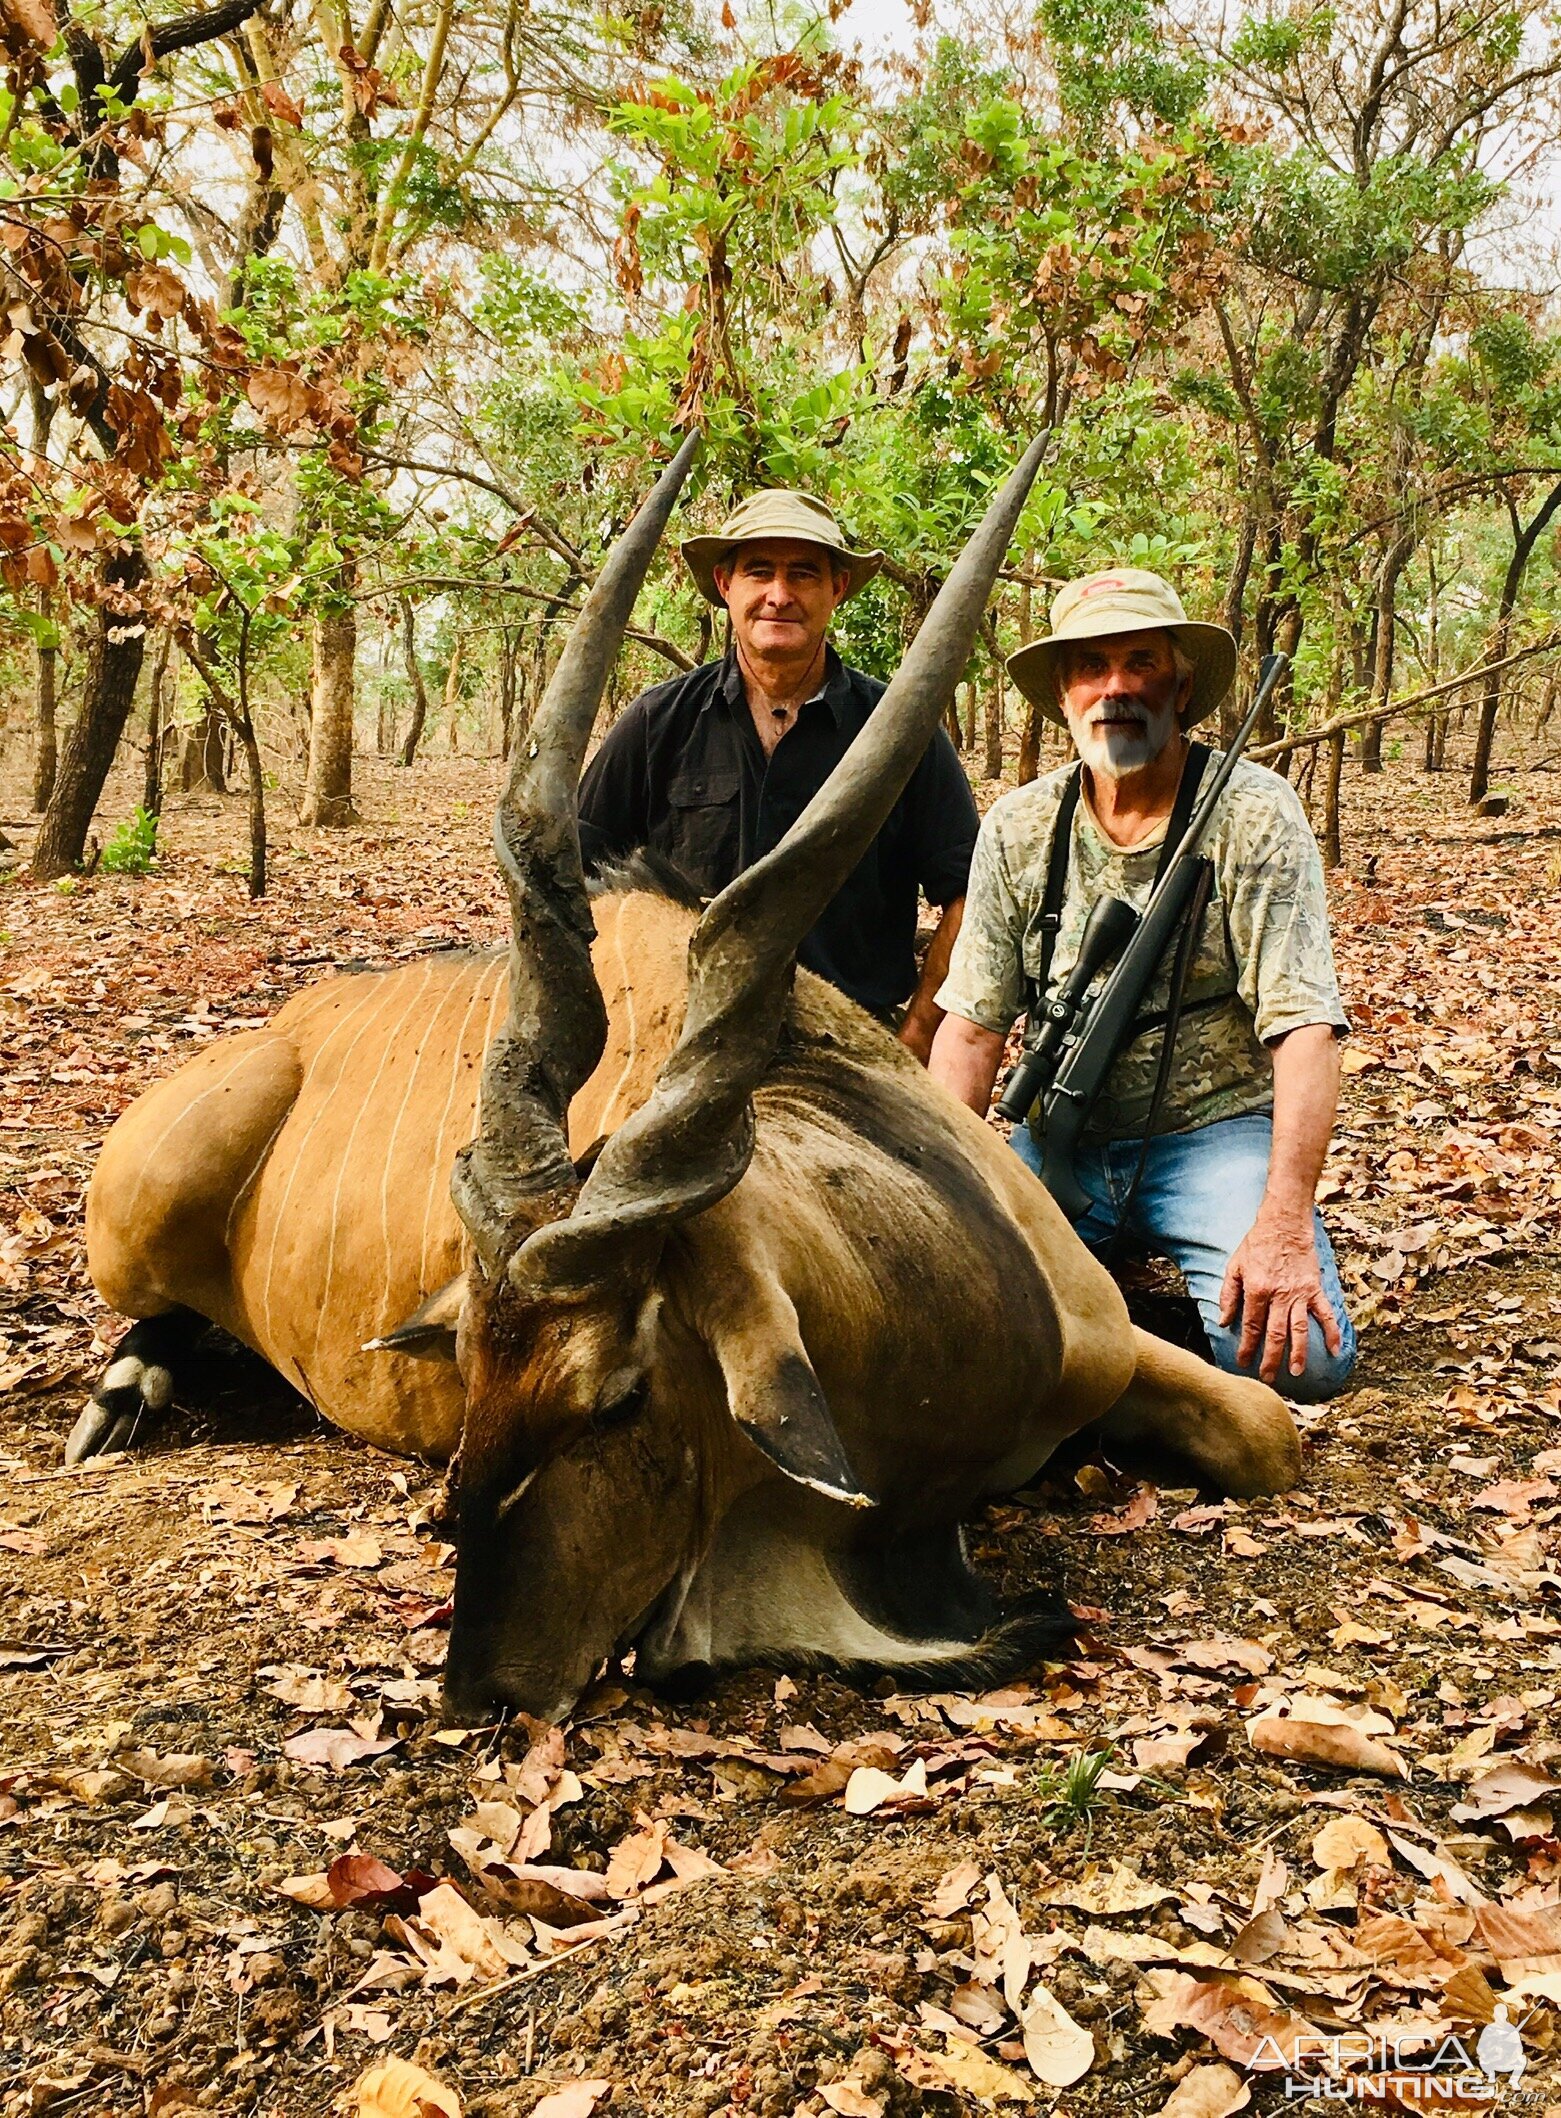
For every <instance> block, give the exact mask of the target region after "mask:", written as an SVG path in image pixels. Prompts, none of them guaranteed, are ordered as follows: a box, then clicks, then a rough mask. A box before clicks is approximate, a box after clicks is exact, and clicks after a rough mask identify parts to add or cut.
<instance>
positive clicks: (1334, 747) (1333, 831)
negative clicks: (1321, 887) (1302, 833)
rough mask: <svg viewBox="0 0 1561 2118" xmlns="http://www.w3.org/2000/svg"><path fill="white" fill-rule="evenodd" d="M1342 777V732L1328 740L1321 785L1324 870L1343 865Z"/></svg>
mask: <svg viewBox="0 0 1561 2118" xmlns="http://www.w3.org/2000/svg"><path fill="white" fill-rule="evenodd" d="M1343 776H1344V730H1343V729H1342V728H1341V729H1340V730H1339V731H1338V733H1337V735H1331V736H1329V738H1328V777H1327V779H1326V781H1325V782H1324V784H1323V833H1322V856H1323V866H1324V867H1325V868H1340V867H1342V866H1343V865H1344V850H1343V840H1342V836H1341V833H1340V829H1339V782H1340V780H1341V779H1342V778H1343Z"/></svg>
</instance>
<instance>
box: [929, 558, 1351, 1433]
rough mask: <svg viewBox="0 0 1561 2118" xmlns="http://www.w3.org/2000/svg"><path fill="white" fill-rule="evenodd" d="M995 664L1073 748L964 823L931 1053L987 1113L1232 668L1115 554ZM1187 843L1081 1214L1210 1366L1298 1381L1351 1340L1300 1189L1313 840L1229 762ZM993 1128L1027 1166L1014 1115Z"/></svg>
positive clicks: (1123, 886)
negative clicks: (1178, 1304) (1198, 898)
mask: <svg viewBox="0 0 1561 2118" xmlns="http://www.w3.org/2000/svg"><path fill="white" fill-rule="evenodd" d="M1008 667H1009V670H1010V672H1011V673H1012V675H1013V679H1014V682H1015V683H1016V684H1017V685H1018V687H1019V689H1020V690H1021V691H1022V692H1023V693H1024V694H1025V696H1026V697H1027V698H1029V699H1032V700H1033V701H1034V702H1035V704H1036V705H1037V706H1039V707H1040V709H1041V710H1042V712H1044V713H1045V714H1047V715H1048V716H1049V718H1051V719H1052V720H1054V721H1057V722H1060V723H1061V724H1062V725H1063V726H1065V727H1066V728H1067V730H1068V732H1069V734H1070V735H1071V736H1072V737H1073V741H1074V745H1075V747H1076V748H1077V750H1078V753H1079V759H1080V763H1079V764H1077V765H1073V766H1067V767H1064V768H1063V769H1062V770H1060V771H1057V772H1053V773H1050V774H1048V775H1047V776H1046V777H1045V778H1044V779H1040V780H1036V781H1034V782H1032V783H1031V784H1030V785H1029V786H1027V787H1020V788H1018V789H1016V790H1015V792H1014V793H1012V794H1008V795H1005V796H1004V797H1003V798H1002V800H1000V801H999V802H997V803H996V805H995V806H994V807H993V808H992V809H991V810H990V811H989V813H988V815H987V817H986V820H985V822H984V823H983V825H982V827H981V835H980V838H979V840H978V841H977V845H976V853H975V860H974V863H973V865H972V868H971V875H970V889H969V895H968V899H967V902H966V907H965V917H964V923H963V926H962V928H961V930H960V934H959V938H958V941H957V942H956V944H955V947H954V951H953V957H952V960H951V963H950V966H949V973H948V977H947V978H946V980H945V981H944V984H943V986H942V989H941V990H940V992H939V993H938V996H937V1000H938V1005H939V1006H940V1007H941V1008H943V1009H944V1010H945V1011H946V1014H945V1020H944V1022H943V1023H942V1025H941V1027H940V1028H939V1030H938V1033H937V1038H936V1041H935V1042H934V1045H933V1050H932V1060H931V1070H932V1073H933V1075H934V1077H935V1078H936V1079H938V1080H941V1081H942V1082H943V1084H944V1085H945V1087H947V1088H949V1089H951V1090H952V1091H953V1092H954V1094H955V1095H957V1096H959V1097H960V1098H961V1099H962V1100H963V1101H964V1102H966V1103H968V1104H969V1105H970V1107H971V1108H972V1109H973V1110H975V1111H978V1112H980V1113H981V1114H983V1115H984V1114H985V1113H986V1110H987V1108H988V1105H989V1103H990V1100H991V1094H992V1088H993V1084H994V1082H995V1081H996V1078H997V1071H998V1068H999V1066H1000V1065H1001V1063H1002V1057H1003V1046H1004V1042H1005V1039H1006V1038H1007V1035H1008V1032H1009V1031H1010V1029H1011V1028H1012V1026H1013V1023H1014V1019H1015V1017H1016V1016H1017V1015H1018V1014H1019V1012H1020V1010H1021V1009H1022V1008H1026V1007H1028V1008H1032V1009H1036V1008H1039V1006H1040V1005H1041V1003H1042V1002H1043V1001H1044V1000H1045V999H1046V998H1047V997H1049V996H1050V995H1052V994H1054V993H1056V992H1057V990H1058V989H1059V988H1060V987H1061V986H1062V984H1063V983H1064V981H1065V980H1066V978H1067V975H1068V973H1069V971H1070V970H1071V968H1072V966H1073V963H1074V960H1075V958H1076V956H1077V953H1078V944H1079V937H1080V935H1081V934H1082V932H1083V929H1084V925H1085V922H1086V920H1087V919H1088V917H1089V913H1090V908H1091V906H1092V905H1093V904H1094V903H1095V900H1096V899H1097V898H1098V897H1100V896H1102V895H1107V894H1109V895H1113V896H1116V897H1123V898H1126V899H1127V900H1128V902H1129V903H1130V904H1132V905H1134V906H1136V907H1137V908H1138V909H1140V910H1142V908H1143V905H1144V903H1145V901H1146V900H1147V898H1148V895H1149V892H1150V889H1151V887H1152V885H1153V883H1154V880H1155V876H1156V871H1157V868H1158V866H1159V863H1160V859H1161V854H1162V850H1163V848H1164V847H1165V845H1166V842H1167V838H1168V836H1169V837H1170V839H1171V842H1172V843H1173V844H1174V842H1175V838H1176V837H1177V836H1178V835H1179V833H1180V830H1181V827H1182V814H1183V813H1184V812H1185V810H1186V809H1187V808H1188V807H1190V803H1189V801H1188V792H1189V791H1190V783H1191V774H1192V773H1193V772H1195V771H1198V770H1199V769H1200V768H1201V765H1202V763H1203V762H1204V759H1205V756H1206V753H1204V752H1202V750H1201V746H1193V745H1190V744H1189V742H1188V737H1187V730H1188V729H1189V728H1190V727H1192V726H1193V725H1194V724H1195V723H1196V722H1198V721H1201V720H1203V719H1204V718H1205V716H1206V715H1208V714H1210V713H1212V712H1213V711H1214V709H1215V707H1216V706H1217V705H1218V704H1219V702H1220V700H1221V699H1222V698H1223V697H1224V695H1225V693H1226V692H1227V691H1228V690H1229V688H1230V685H1231V682H1232V679H1233V678H1234V676H1235V672H1236V643H1235V641H1234V640H1233V639H1232V638H1231V636H1230V634H1229V633H1228V632H1226V631H1225V630H1224V628H1223V627H1222V626H1218V625H1201V624H1193V623H1189V621H1188V620H1187V618H1186V617H1185V615H1184V613H1183V611H1182V606H1181V602H1180V599H1179V598H1178V596H1177V594H1176V592H1175V590H1174V589H1173V588H1172V587H1171V586H1170V585H1169V583H1167V582H1165V581H1162V580H1161V579H1160V577H1159V576H1158V575H1157V574H1151V573H1145V572H1143V571H1140V570H1139V569H1137V568H1131V567H1118V568H1115V569H1113V570H1112V571H1110V572H1108V573H1103V574H1095V575H1092V576H1090V577H1089V578H1088V579H1087V580H1083V581H1075V582H1070V583H1069V584H1068V586H1067V587H1066V588H1064V589H1063V590H1062V591H1061V593H1060V594H1059V595H1058V597H1057V600H1056V602H1055V603H1054V605H1053V606H1052V631H1051V634H1050V636H1049V637H1048V638H1047V639H1045V640H1040V641H1037V642H1035V643H1034V644H1033V645H1031V646H1029V647H1026V648H1023V649H1021V651H1020V652H1019V653H1018V654H1016V655H1014V656H1013V657H1012V659H1011V660H1010V662H1009V664H1008ZM1189 759H1191V763H1190V764H1189ZM1184 775H1186V776H1187V779H1188V789H1187V790H1184V791H1183V800H1182V808H1181V810H1180V811H1178V809H1177V795H1178V791H1179V790H1183V781H1184ZM1173 812H1176V814H1175V815H1174V816H1173ZM1054 849H1055V858H1056V860H1057V862H1058V864H1059V866H1058V868H1057V869H1056V871H1053V869H1052V861H1053V856H1054ZM1203 850H1204V852H1205V853H1206V854H1207V855H1208V856H1209V858H1210V859H1211V860H1212V861H1213V863H1214V870H1215V883H1214V894H1213V897H1212V899H1211V901H1210V903H1209V906H1208V910H1207V912H1206V914H1205V916H1204V918H1203V921H1202V924H1201V930H1200V932H1199V935H1198V937H1197V941H1196V945H1195V947H1194V948H1193V950H1192V953H1191V956H1190V958H1189V959H1188V971H1187V976H1186V982H1185V985H1184V988H1183V1005H1182V1009H1181V1013H1180V1019H1179V1022H1178V1024H1177V1027H1176V1032H1175V1042H1174V1046H1173V1048H1172V1050H1171V1051H1170V1053H1169V1054H1168V1055H1165V1057H1164V1065H1163V1066H1162V1047H1163V1045H1164V1041H1165V1011H1166V1008H1167V1004H1168V1001H1169V998H1170V994H1169V986H1170V981H1171V975H1172V973H1171V965H1170V963H1167V964H1166V965H1164V966H1162V969H1161V973H1160V977H1159V982H1158V986H1157V989H1156V990H1154V991H1152V992H1151V994H1150V995H1149V999H1148V1003H1147V1009H1148V1012H1147V1013H1146V1015H1145V1017H1144V1019H1143V1025H1142V1029H1141V1031H1140V1034H1139V1035H1138V1036H1137V1037H1136V1038H1135V1039H1134V1041H1133V1042H1132V1044H1130V1045H1129V1046H1128V1048H1127V1049H1126V1050H1125V1051H1124V1052H1123V1053H1122V1055H1121V1057H1120V1058H1119V1059H1118V1061H1117V1063H1116V1066H1115V1068H1114V1069H1113V1071H1112V1073H1111V1076H1110V1078H1109V1080H1108V1081H1107V1083H1106V1088H1105V1091H1104V1093H1103V1094H1102V1096H1101V1098H1100V1101H1099V1102H1098V1103H1097V1105H1096V1106H1095V1110H1094V1113H1093V1115H1092V1117H1091V1120H1090V1129H1089V1131H1088V1133H1087V1134H1086V1138H1085V1145H1084V1152H1083V1153H1082V1155H1081V1156H1080V1158H1079V1161H1078V1164H1077V1167H1076V1174H1077V1176H1078V1179H1079V1183H1080V1186H1081V1187H1082V1189H1083V1190H1084V1191H1085V1192H1086V1193H1087V1194H1088V1197H1089V1201H1090V1203H1089V1206H1088V1209H1087V1210H1086V1211H1085V1213H1084V1214H1083V1215H1082V1217H1081V1218H1080V1219H1079V1220H1078V1222H1077V1223H1076V1224H1075V1225H1076V1227H1077V1230H1078V1233H1079V1235H1080V1236H1081V1237H1082V1238H1083V1240H1084V1241H1085V1242H1086V1243H1088V1244H1089V1245H1090V1246H1091V1248H1092V1249H1105V1248H1106V1247H1107V1246H1108V1245H1110V1244H1111V1243H1112V1242H1113V1241H1115V1240H1117V1239H1119V1238H1120V1239H1125V1240H1127V1241H1129V1242H1135V1243H1137V1244H1138V1245H1139V1246H1140V1247H1142V1248H1144V1249H1146V1250H1149V1251H1150V1252H1152V1253H1155V1254H1157V1255H1160V1256H1163V1257H1168V1258H1169V1259H1170V1260H1171V1261H1172V1262H1173V1263H1174V1264H1175V1265H1176V1266H1178V1267H1179V1268H1180V1270H1181V1272H1182V1274H1183V1275H1184V1277H1185V1279H1186V1281H1187V1285H1188V1290H1189V1292H1190V1293H1191V1295H1192V1297H1193V1299H1194V1300H1195V1301H1196V1303H1197V1305H1198V1309H1199V1311H1200V1313H1201V1315H1202V1318H1203V1325H1204V1330H1205V1332H1206V1334H1207V1336H1208V1340H1209V1345H1210V1347H1211V1349H1212V1351H1213V1355H1214V1358H1215V1360H1216V1361H1217V1362H1218V1364H1219V1366H1220V1367H1222V1368H1225V1369H1227V1370H1230V1371H1231V1372H1236V1373H1239V1372H1245V1373H1247V1374H1251V1373H1253V1372H1256V1373H1258V1374H1260V1375H1261V1376H1262V1378H1263V1380H1264V1381H1265V1382H1275V1381H1277V1382H1278V1385H1279V1387H1280V1388H1281V1389H1282V1390H1284V1391H1285V1392H1286V1393H1287V1394H1288V1395H1289V1396H1290V1397H1292V1398H1294V1399H1297V1400H1299V1401H1301V1402H1303V1403H1314V1402H1318V1401H1320V1400H1322V1399H1324V1398H1328V1397H1332V1396H1334V1395H1335V1394H1336V1393H1337V1392H1338V1391H1340V1390H1342V1389H1343V1388H1344V1386H1345V1384H1346V1382H1347V1381H1348V1379H1349V1374H1350V1370H1351V1367H1352V1366H1353V1364H1354V1358H1355V1338H1354V1333H1353V1331H1352V1329H1351V1326H1350V1322H1349V1318H1348V1317H1347V1316H1346V1314H1345V1310H1344V1301H1343V1295H1342V1292H1341V1290H1340V1286H1339V1275H1338V1269H1337V1267H1336V1265H1335V1263H1334V1258H1333V1251H1332V1249H1331V1248H1330V1246H1329V1242H1328V1237H1327V1233H1326V1231H1325V1230H1324V1227H1323V1224H1322V1219H1321V1216H1320V1215H1319V1214H1318V1212H1317V1210H1316V1207H1315V1205H1314V1203H1313V1200H1314V1197H1315V1193H1316V1189H1317V1179H1318V1176H1319V1174H1320V1172H1321V1169H1322V1165H1323V1158H1324V1156H1325V1155H1326V1153H1327V1151H1328V1142H1329V1138H1330V1136H1331V1134H1332V1131H1333V1124H1334V1117H1335V1114H1336V1111H1337V1106H1338V1092H1339V1050H1338V1040H1339V1038H1340V1037H1341V1036H1342V1035H1344V1034H1345V1032H1346V1031H1347V1029H1348V1023H1347V1020H1346V1017H1345V1014H1344V1011H1343V1008H1342V1006H1341V1004H1340V999H1339V987H1338V979H1337V976H1336V974H1335V971H1334V965H1333V949H1332V944H1331V942H1330V939H1329V934H1328V913H1327V900H1326V896H1325V893H1324V888H1323V876H1322V863H1321V861H1320V860H1319V858H1318V854H1317V846H1316V842H1315V840H1314V839H1313V837H1312V833H1311V828H1310V826H1309V825H1308V823H1307V820H1306V813H1305V811H1304V810H1303V808H1302V806H1301V803H1300V801H1299V800H1298V798H1297V796H1296V795H1295V793H1294V792H1293V790H1292V789H1291V788H1290V787H1289V786H1288V785H1287V784H1286V782H1285V781H1284V780H1282V779H1280V778H1279V777H1278V775H1277V774H1276V773H1272V772H1268V771H1265V770H1264V769H1263V768H1262V767H1261V766H1257V765H1249V764H1247V763H1246V762H1245V761H1243V762H1242V763H1240V764H1238V765H1237V767H1236V769H1235V772H1234V773H1233V774H1232V777H1231V780H1230V784H1229V786H1228V787H1227V788H1226V789H1225V792H1224V794H1223V795H1222V796H1221V798H1220V802H1219V805H1218V807H1217V808H1216V811H1215V815H1214V820H1213V823H1212V825H1211V828H1210V830H1209V833H1208V835H1207V837H1206V838H1205V840H1204V845H1203ZM1049 875H1050V878H1051V884H1052V887H1051V890H1050V891H1048V887H1047V885H1048V877H1049ZM1169 953H1170V955H1171V956H1173V957H1174V956H1175V955H1176V953H1177V952H1176V951H1175V949H1174V948H1173V950H1172V951H1171V952H1169ZM1032 1122H1037V1123H1038V1122H1039V1113H1038V1112H1037V1113H1036V1115H1035V1118H1034V1119H1033V1120H1032ZM1013 1144H1014V1147H1015V1148H1016V1150H1017V1151H1018V1153H1019V1154H1020V1155H1021V1156H1022V1158H1023V1159H1024V1160H1025V1161H1026V1162H1028V1163H1029V1165H1030V1166H1031V1167H1032V1168H1033V1169H1036V1170H1039V1168H1040V1151H1039V1143H1038V1142H1037V1140H1036V1139H1035V1137H1034V1136H1033V1135H1032V1133H1031V1131H1030V1129H1029V1126H1027V1125H1020V1126H1016V1127H1015V1129H1014V1137H1013ZM1285 1371H1287V1372H1285Z"/></svg>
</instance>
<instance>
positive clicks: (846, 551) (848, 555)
mask: <svg viewBox="0 0 1561 2118" xmlns="http://www.w3.org/2000/svg"><path fill="white" fill-rule="evenodd" d="M761 537H789V538H793V539H795V540H796V541H797V542H798V543H802V544H822V545H823V547H824V549H825V550H826V551H827V552H829V553H831V554H832V556H833V557H834V558H835V559H836V561H837V562H838V563H839V564H840V565H841V566H843V567H844V568H845V570H846V573H847V575H848V577H849V578H848V580H847V583H846V594H845V596H842V597H841V599H840V600H841V602H842V603H843V602H844V601H845V600H846V596H854V595H855V594H856V592H857V590H858V589H859V588H865V587H866V586H867V583H868V582H869V581H871V579H872V578H873V576H874V574H876V573H877V571H878V569H879V567H880V566H882V565H883V553H882V552H858V551H853V550H852V549H851V547H850V545H849V544H847V542H846V540H845V534H844V532H843V531H842V530H841V527H840V524H839V523H838V522H837V521H836V520H835V518H834V516H833V515H832V514H831V512H830V510H829V509H828V508H827V507H826V506H825V505H824V503H823V501H822V500H815V499H814V498H813V495H812V494H811V493H792V492H787V491H785V490H783V489H780V488H776V489H774V490H771V491H769V492H765V493H750V494H749V495H748V498H747V499H746V500H740V501H739V502H738V503H737V505H736V507H734V508H733V510H732V512H731V513H730V514H729V515H728V516H727V518H726V520H725V521H724V522H723V523H722V524H721V527H720V528H719V529H718V530H717V531H716V533H715V535H714V536H713V537H690V538H689V539H688V540H687V542H686V543H685V544H684V546H683V557H684V558H685V559H686V560H687V561H688V570H689V572H690V573H691V574H692V575H693V577H694V579H695V580H696V581H697V582H698V583H699V586H700V589H701V591H702V593H703V594H704V596H705V598H706V600H707V601H708V602H711V603H714V604H716V605H717V606H718V607H719V608H720V609H722V610H724V609H725V608H726V604H725V602H724V600H723V598H722V596H721V592H720V590H719V589H718V588H717V587H716V585H715V570H716V568H717V567H718V566H719V565H720V563H721V561H722V560H723V559H724V558H726V556H727V554H728V553H729V552H731V551H732V550H733V549H734V547H735V546H737V545H739V544H757V543H758V541H759V539H760V538H761Z"/></svg>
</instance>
